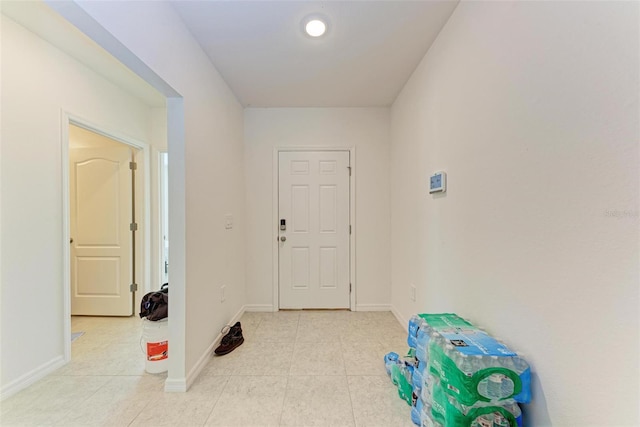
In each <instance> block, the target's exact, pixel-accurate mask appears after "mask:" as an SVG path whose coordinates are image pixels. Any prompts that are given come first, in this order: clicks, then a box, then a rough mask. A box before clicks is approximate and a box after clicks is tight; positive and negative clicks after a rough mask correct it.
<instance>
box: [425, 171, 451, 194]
mask: <svg viewBox="0 0 640 427" xmlns="http://www.w3.org/2000/svg"><path fill="white" fill-rule="evenodd" d="M445 191H447V174H446V173H445V172H442V171H440V172H436V173H434V174H433V175H431V177H430V178H429V194H431V193H444V192H445Z"/></svg>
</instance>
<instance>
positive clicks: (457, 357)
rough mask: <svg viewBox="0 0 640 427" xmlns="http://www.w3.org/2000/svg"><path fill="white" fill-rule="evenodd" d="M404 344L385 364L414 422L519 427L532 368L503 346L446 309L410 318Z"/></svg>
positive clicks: (440, 426)
mask: <svg viewBox="0 0 640 427" xmlns="http://www.w3.org/2000/svg"><path fill="white" fill-rule="evenodd" d="M407 342H408V344H409V352H408V354H407V355H406V356H404V357H400V356H398V355H397V354H396V353H389V354H387V355H386V356H385V366H386V368H387V373H388V374H389V375H390V376H391V379H392V381H393V383H394V384H396V385H397V386H398V394H399V395H400V397H401V398H403V399H404V400H405V401H406V402H407V403H408V404H409V405H411V406H412V408H411V419H412V421H413V422H414V423H415V424H416V425H419V426H422V427H507V426H509V427H522V413H521V411H520V407H519V406H518V403H529V402H530V401H531V391H530V387H531V371H530V369H529V365H528V364H527V362H526V361H525V360H524V359H523V358H522V357H520V356H518V355H517V354H516V353H515V352H513V351H511V350H510V349H509V348H508V347H507V346H506V345H505V344H503V343H501V342H500V341H498V340H496V339H495V338H493V337H491V336H490V335H488V334H487V333H486V332H484V331H483V330H481V329H479V328H477V327H475V326H473V325H472V324H471V323H470V322H468V321H466V320H464V319H463V318H461V317H459V316H457V315H455V314H451V313H445V314H419V315H416V316H413V317H412V318H411V320H410V321H409V335H408V339H407Z"/></svg>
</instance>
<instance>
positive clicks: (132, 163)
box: [129, 162, 138, 171]
mask: <svg viewBox="0 0 640 427" xmlns="http://www.w3.org/2000/svg"><path fill="white" fill-rule="evenodd" d="M129 169H131V170H132V171H134V170H136V169H138V164H137V163H136V162H129Z"/></svg>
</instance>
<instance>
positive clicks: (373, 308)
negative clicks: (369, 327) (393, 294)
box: [356, 304, 391, 311]
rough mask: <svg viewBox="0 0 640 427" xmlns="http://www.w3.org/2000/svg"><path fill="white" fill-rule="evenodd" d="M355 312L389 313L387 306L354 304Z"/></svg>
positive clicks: (389, 307) (389, 309)
mask: <svg viewBox="0 0 640 427" xmlns="http://www.w3.org/2000/svg"><path fill="white" fill-rule="evenodd" d="M356 311H391V305H389V304H356Z"/></svg>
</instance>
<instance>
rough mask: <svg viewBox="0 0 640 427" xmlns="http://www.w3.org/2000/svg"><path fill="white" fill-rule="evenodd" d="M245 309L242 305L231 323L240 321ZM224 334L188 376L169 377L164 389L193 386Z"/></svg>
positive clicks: (177, 389)
mask: <svg viewBox="0 0 640 427" xmlns="http://www.w3.org/2000/svg"><path fill="white" fill-rule="evenodd" d="M245 311H246V306H242V307H240V310H238V312H237V313H236V314H235V315H234V316H233V317H232V318H231V320H230V321H229V325H233V324H234V323H236V322H237V321H239V320H240V318H241V317H242V315H243V314H244V312H245ZM222 336H223V335H222V332H220V333H219V334H218V336H216V338H215V339H214V340H213V342H212V343H211V344H209V346H208V347H207V349H206V350H205V351H204V353H202V355H201V356H200V358H199V359H198V361H197V362H196V364H195V365H194V366H193V368H191V370H190V371H189V373H188V374H187V378H185V379H171V380H170V379H167V380H166V381H165V383H164V391H165V392H173V393H184V392H186V391H187V390H189V388H190V387H191V385H193V383H194V381H195V380H196V378H198V375H200V373H201V372H202V370H203V369H204V367H205V366H206V365H207V363H208V362H209V359H210V358H211V353H213V350H214V349H215V348H216V347H217V345H218V344H219V343H220V341H221V340H222Z"/></svg>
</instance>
